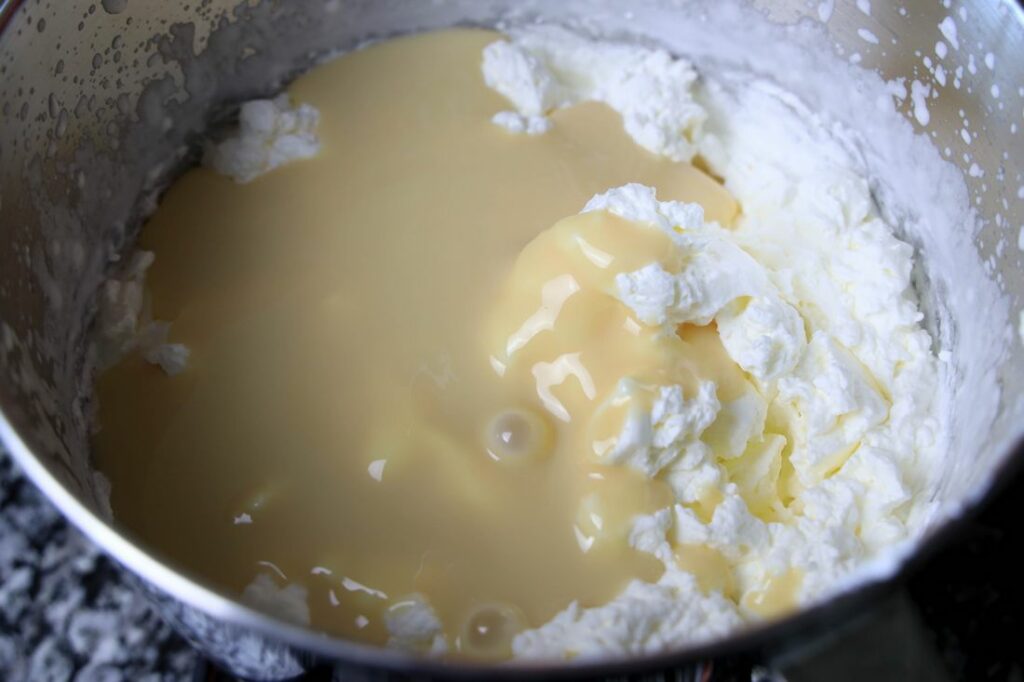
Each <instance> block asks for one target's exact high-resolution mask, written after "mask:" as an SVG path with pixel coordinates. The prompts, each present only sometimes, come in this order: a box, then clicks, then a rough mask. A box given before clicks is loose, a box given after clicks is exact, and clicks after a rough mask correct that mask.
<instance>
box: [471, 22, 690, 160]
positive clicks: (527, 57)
mask: <svg viewBox="0 0 1024 682" xmlns="http://www.w3.org/2000/svg"><path fill="white" fill-rule="evenodd" d="M508 37H509V39H508V40H507V41H505V40H503V41H499V42H495V43H493V44H491V45H489V46H488V47H487V48H486V49H485V50H484V61H483V73H484V80H485V81H486V83H487V85H488V86H490V87H491V88H493V89H494V90H496V91H498V92H499V93H501V94H502V95H504V96H505V97H507V98H508V100H509V101H510V102H511V103H512V105H513V106H514V107H515V109H516V111H515V112H512V113H513V114H514V113H518V114H519V115H520V116H521V117H525V121H526V122H523V121H522V120H521V121H520V122H515V119H513V118H511V117H510V116H508V115H506V114H502V115H500V116H501V118H500V119H497V120H496V121H495V122H496V123H498V124H499V125H502V126H504V127H506V128H508V129H510V130H519V129H523V130H526V131H527V132H530V129H531V127H533V128H534V129H535V130H536V131H537V132H543V131H542V130H540V124H533V123H532V122H533V121H534V120H535V118H534V117H542V116H546V115H547V114H550V113H551V112H552V111H554V110H556V109H561V108H564V107H568V106H572V105H573V104H578V103H580V102H586V101H596V102H604V103H605V104H607V105H609V106H610V107H612V108H613V109H615V110H616V111H617V112H619V113H620V114H621V115H622V121H623V125H624V127H625V129H626V132H627V133H629V134H630V136H632V138H633V139H634V140H636V143H637V144H639V145H640V146H641V147H643V148H644V149H647V150H649V151H651V152H654V153H655V154H661V155H663V156H667V157H668V158H670V159H672V160H674V161H689V160H690V159H691V158H693V155H694V154H695V153H696V144H695V142H696V139H697V138H698V137H699V134H700V129H701V126H702V125H703V122H704V118H705V113H704V109H703V108H701V107H700V106H699V105H698V104H697V103H696V102H695V101H694V100H693V95H692V89H693V85H694V83H695V82H696V80H697V72H696V71H694V69H693V67H692V66H691V65H690V63H689V62H687V61H686V60H683V59H675V58H673V57H672V56H671V55H670V54H669V53H668V52H666V51H664V50H656V49H649V48H645V47H640V46H636V45H630V44H626V43H611V42H597V41H593V40H589V39H587V38H584V37H582V36H580V35H578V34H576V33H572V32H570V31H567V30H565V29H562V28H559V27H556V26H531V27H528V28H516V29H511V30H509V31H508Z"/></svg>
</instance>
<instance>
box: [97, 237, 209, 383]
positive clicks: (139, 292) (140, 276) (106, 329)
mask: <svg viewBox="0 0 1024 682" xmlns="http://www.w3.org/2000/svg"><path fill="white" fill-rule="evenodd" d="M153 259H154V256H153V253H152V252H150V251H136V252H135V253H134V254H132V256H131V258H130V259H129V261H128V263H127V264H126V266H125V268H124V269H123V270H122V272H121V273H120V274H119V276H117V277H111V278H110V279H108V280H107V281H106V282H104V283H103V289H102V293H101V296H100V301H99V312H98V320H97V327H98V332H99V334H98V337H99V344H97V352H98V354H99V362H100V365H101V366H108V365H111V364H113V363H115V362H117V361H118V360H119V359H120V358H122V357H124V356H125V355H126V354H128V353H130V352H131V351H133V350H138V351H140V352H141V354H142V357H143V359H145V360H146V362H149V363H151V364H154V365H158V366H159V367H160V368H161V369H162V370H164V372H166V373H167V374H169V375H171V376H173V375H175V374H180V373H181V372H183V371H184V370H185V368H186V367H187V366H188V357H189V351H188V348H186V347H185V346H183V345H182V344H180V343H168V342H167V335H168V333H169V332H170V324H169V323H167V322H160V321H153V320H150V319H149V315H148V312H147V310H146V300H145V299H146V296H145V280H146V271H147V270H149V267H150V266H151V265H152V264H153Z"/></svg>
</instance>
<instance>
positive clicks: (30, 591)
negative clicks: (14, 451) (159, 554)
mask: <svg viewBox="0 0 1024 682" xmlns="http://www.w3.org/2000/svg"><path fill="white" fill-rule="evenodd" d="M194 668H195V653H194V652H193V651H192V650H191V649H190V648H189V647H188V645H187V644H185V643H184V642H183V641H182V640H181V639H179V638H178V637H177V636H176V635H174V633H173V632H172V631H171V630H170V629H169V628H168V627H167V626H166V625H165V624H164V623H163V622H162V621H161V620H160V619H159V618H158V617H157V616H156V615H155V614H154V613H153V612H152V611H150V609H149V607H148V606H147V605H146V603H145V601H144V600H143V599H142V597H140V596H139V595H138V594H136V593H135V591H133V590H132V589H131V588H130V587H128V586H127V585H125V584H124V583H123V582H122V580H121V576H120V573H119V571H118V569H117V568H116V567H115V566H114V565H113V564H112V563H111V561H110V560H109V559H107V558H106V557H105V556H103V555H102V554H100V552H99V551H98V550H97V549H96V548H95V547H94V546H93V545H92V543H90V542H89V541H88V540H87V539H85V537H83V536H82V534H81V533H79V532H78V531H77V530H75V529H73V528H71V527H69V526H68V524H67V523H66V522H65V521H64V520H63V518H62V517H61V515H60V513H59V512H57V511H56V510H55V509H54V508H53V507H52V506H51V505H50V504H49V503H48V502H47V501H46V500H45V499H44V498H43V497H42V495H40V493H39V492H38V491H37V490H36V488H35V486H33V485H32V484H31V483H30V482H29V481H27V480H25V479H24V478H22V476H21V475H20V473H19V472H18V471H17V470H16V468H15V466H14V464H13V463H12V462H11V460H10V458H9V457H8V456H7V455H6V454H5V453H3V452H2V451H0V680H6V681H8V682H21V681H22V680H24V681H32V682H37V681H46V682H49V681H53V682H59V681H63V680H75V681H76V682H122V681H123V682H157V681H167V682H172V681H173V682H178V681H179V680H190V679H192V671H193V670H194Z"/></svg>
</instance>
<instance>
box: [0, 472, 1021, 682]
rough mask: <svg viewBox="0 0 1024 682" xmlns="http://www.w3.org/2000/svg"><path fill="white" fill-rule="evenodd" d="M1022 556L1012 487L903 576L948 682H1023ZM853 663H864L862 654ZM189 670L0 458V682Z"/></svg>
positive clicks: (85, 545)
mask: <svg viewBox="0 0 1024 682" xmlns="http://www.w3.org/2000/svg"><path fill="white" fill-rule="evenodd" d="M1022 548H1024V477H1018V479H1017V480H1016V481H1014V482H1012V483H1011V484H1010V485H1009V486H1008V487H1007V489H1006V490H1005V491H1004V493H1003V494H1002V495H1001V496H1000V497H999V499H997V500H996V501H995V503H994V504H992V505H990V506H989V507H988V508H987V509H986V510H985V512H984V513H983V514H981V516H980V517H979V518H977V519H975V520H973V521H972V522H970V523H969V524H968V525H967V527H966V528H965V529H964V532H963V534H962V536H961V537H960V539H959V541H958V542H956V543H955V544H953V545H952V546H950V547H948V548H947V549H945V550H943V551H941V552H939V553H938V554H937V555H936V556H935V557H933V559H932V560H931V561H929V563H928V565H927V567H926V568H924V569H922V570H920V571H918V572H917V573H916V574H914V575H912V576H910V578H909V580H908V583H907V592H908V594H909V596H910V603H911V604H912V605H913V608H914V609H915V610H916V612H917V614H918V616H919V620H920V621H921V623H923V629H924V631H925V633H924V637H923V639H924V641H925V642H926V643H927V644H928V645H929V648H930V649H932V650H934V651H935V652H936V656H937V657H938V658H939V659H940V660H941V662H942V664H943V667H944V668H945V670H946V671H947V672H948V673H949V679H950V680H999V681H1002V680H1007V681H1012V682H1024V552H1021V549H1022ZM857 655H858V656H860V657H861V658H863V659H866V660H870V656H871V652H870V651H860V652H858V654H857ZM876 663H877V662H876ZM196 664H197V658H196V655H195V653H194V652H193V651H192V650H191V649H190V648H189V647H188V645H187V644H185V643H184V642H183V641H182V640H181V639H180V638H178V637H177V636H176V635H175V634H174V633H173V632H172V631H171V630H170V629H169V628H168V627H167V626H166V625H164V624H163V623H162V622H161V621H160V620H159V619H158V618H157V617H156V615H155V614H154V613H153V612H152V611H150V609H149V607H148V606H147V604H146V602H145V601H143V599H142V598H141V597H140V596H138V595H137V594H136V593H135V592H134V591H133V590H132V589H131V588H129V587H128V586H126V585H125V584H124V582H123V581H122V579H121V576H120V574H119V570H118V569H117V568H116V567H115V566H114V565H113V564H112V563H111V561H110V560H109V559H107V558H106V557H104V556H103V555H102V554H100V553H99V551H98V550H97V549H96V548H95V547H93V546H92V544H91V543H90V542H89V541H88V540H86V539H85V538H84V537H83V536H82V535H81V534H80V533H79V532H78V531H77V530H74V529H72V528H70V527H69V526H68V524H67V523H65V522H64V520H63V519H62V518H61V516H60V514H59V513H58V512H57V511H56V510H55V509H53V507H52V506H50V504H49V503H48V502H47V501H46V500H45V499H43V498H42V496H41V495H40V494H39V493H38V492H37V491H36V489H35V487H34V486H33V485H32V484H31V483H29V482H28V481H26V480H25V479H24V478H22V477H21V476H20V474H19V473H18V472H17V471H16V469H15V467H14V466H13V464H12V463H11V461H10V459H9V458H8V457H7V456H6V455H5V454H3V453H2V452H0V680H10V681H11V682H16V681H17V682H20V681H21V680H31V681H33V682H35V681H37V680H40V681H49V680H54V681H59V680H76V681H82V682H121V681H124V682H136V681H139V682H157V681H167V682H178V681H184V680H191V679H193V675H194V671H195V670H196ZM715 668H716V673H717V674H715V675H714V679H746V680H749V679H750V674H749V672H748V671H746V670H739V671H738V670H737V667H736V666H734V665H728V664H727V665H722V664H721V663H719V665H716V666H715ZM836 672H837V673H838V671H836ZM828 677H829V678H830V679H837V680H838V679H842V680H846V679H851V680H852V679H854V678H855V676H854V675H850V674H841V673H840V674H838V676H836V675H833V674H829V675H828ZM889 677H890V676H889V675H885V674H883V675H882V676H881V678H883V679H889ZM318 679H321V678H318ZM322 679H330V675H329V673H328V674H327V676H326V677H324V678H322ZM761 679H765V678H764V677H763V676H762V677H761ZM768 679H771V676H770V675H769V676H768ZM879 680H880V678H879V677H878V676H876V677H875V682H879Z"/></svg>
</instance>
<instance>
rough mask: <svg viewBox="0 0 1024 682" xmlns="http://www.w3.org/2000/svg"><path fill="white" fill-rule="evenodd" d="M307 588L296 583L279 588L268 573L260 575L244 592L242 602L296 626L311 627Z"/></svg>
mask: <svg viewBox="0 0 1024 682" xmlns="http://www.w3.org/2000/svg"><path fill="white" fill-rule="evenodd" d="M308 596H309V595H308V593H307V591H306V588H305V587H303V586H302V585H298V584H295V583H288V584H285V585H284V586H278V583H277V581H276V580H274V578H272V577H271V576H270V575H268V574H267V573H259V574H258V575H257V576H256V577H255V578H253V580H252V582H251V583H249V584H248V585H246V587H245V589H244V590H243V591H242V602H243V603H244V604H246V605H247V606H251V607H252V608H254V609H256V610H258V611H262V612H264V613H269V614H271V615H273V616H276V617H278V618H280V619H281V620H285V621H288V622H289V623H294V624H296V625H309V602H308Z"/></svg>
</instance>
